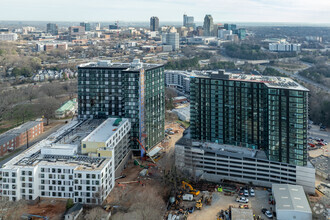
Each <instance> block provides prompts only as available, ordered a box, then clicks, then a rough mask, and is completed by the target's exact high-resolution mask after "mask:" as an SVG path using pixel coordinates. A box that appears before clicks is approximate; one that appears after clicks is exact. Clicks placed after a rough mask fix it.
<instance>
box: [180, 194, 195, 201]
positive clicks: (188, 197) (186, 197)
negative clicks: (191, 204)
mask: <svg viewBox="0 0 330 220" xmlns="http://www.w3.org/2000/svg"><path fill="white" fill-rule="evenodd" d="M182 199H183V200H184V201H192V200H193V199H194V196H193V195H192V194H184V195H183V196H182Z"/></svg>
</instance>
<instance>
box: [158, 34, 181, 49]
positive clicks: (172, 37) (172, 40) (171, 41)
mask: <svg viewBox="0 0 330 220" xmlns="http://www.w3.org/2000/svg"><path fill="white" fill-rule="evenodd" d="M179 40H180V35H179V33H163V34H162V42H163V43H164V44H167V45H171V46H172V50H178V49H179V48H180V43H179Z"/></svg>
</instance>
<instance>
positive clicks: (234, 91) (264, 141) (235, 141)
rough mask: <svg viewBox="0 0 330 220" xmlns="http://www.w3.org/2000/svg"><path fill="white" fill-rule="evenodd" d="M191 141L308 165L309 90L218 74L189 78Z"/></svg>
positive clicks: (288, 82)
mask: <svg viewBox="0 0 330 220" xmlns="http://www.w3.org/2000/svg"><path fill="white" fill-rule="evenodd" d="M190 96H191V97H190V99H191V108H190V111H191V136H192V138H193V139H198V140H204V141H211V142H217V143H221V144H231V145H236V146H241V147H248V148H252V149H260V150H264V151H265V153H266V155H267V156H268V158H269V159H270V160H273V161H279V162H284V163H290V164H295V165H300V166H305V165H306V164H307V148H306V145H307V120H308V90H307V89H305V88H304V87H302V86H300V85H299V84H297V83H295V82H293V81H292V80H291V79H288V78H280V77H262V76H248V77H246V75H245V76H243V75H238V74H231V75H227V74H224V73H223V72H222V73H219V74H210V76H198V75H196V76H194V77H192V78H191V80H190Z"/></svg>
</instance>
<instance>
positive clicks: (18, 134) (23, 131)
mask: <svg viewBox="0 0 330 220" xmlns="http://www.w3.org/2000/svg"><path fill="white" fill-rule="evenodd" d="M43 132H44V124H43V121H42V120H36V121H29V122H26V123H25V124H23V125H20V126H18V127H16V128H13V129H11V130H9V131H7V132H5V133H3V134H1V135H0V156H3V155H4V154H5V153H7V151H10V150H14V149H16V148H18V147H20V146H22V145H25V144H28V143H29V141H31V140H33V139H34V138H36V137H37V136H39V135H40V134H42V133H43Z"/></svg>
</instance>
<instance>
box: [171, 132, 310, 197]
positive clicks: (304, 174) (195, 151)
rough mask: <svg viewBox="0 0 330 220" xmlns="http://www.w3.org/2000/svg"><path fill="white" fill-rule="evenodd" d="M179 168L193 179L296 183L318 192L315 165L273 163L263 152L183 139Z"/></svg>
mask: <svg viewBox="0 0 330 220" xmlns="http://www.w3.org/2000/svg"><path fill="white" fill-rule="evenodd" d="M187 135H188V134H187ZM175 165H176V167H177V168H178V169H180V170H181V171H183V172H186V173H187V174H190V175H191V176H195V177H196V178H201V179H205V180H208V181H213V182H221V181H222V180H224V179H226V180H231V181H237V182H242V183H247V184H253V185H256V186H264V187H271V186H272V184H273V183H277V184H294V185H301V186H302V187H303V188H304V190H305V191H306V192H308V193H312V194H314V193H315V169H314V168H313V167H312V166H296V165H292V164H287V163H282V162H276V161H270V160H268V159H267V157H266V155H265V152H264V151H261V150H253V149H250V148H245V147H237V146H232V145H224V144H217V143H210V142H200V141H196V140H192V139H189V138H181V139H180V140H179V141H178V142H176V144H175Z"/></svg>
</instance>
